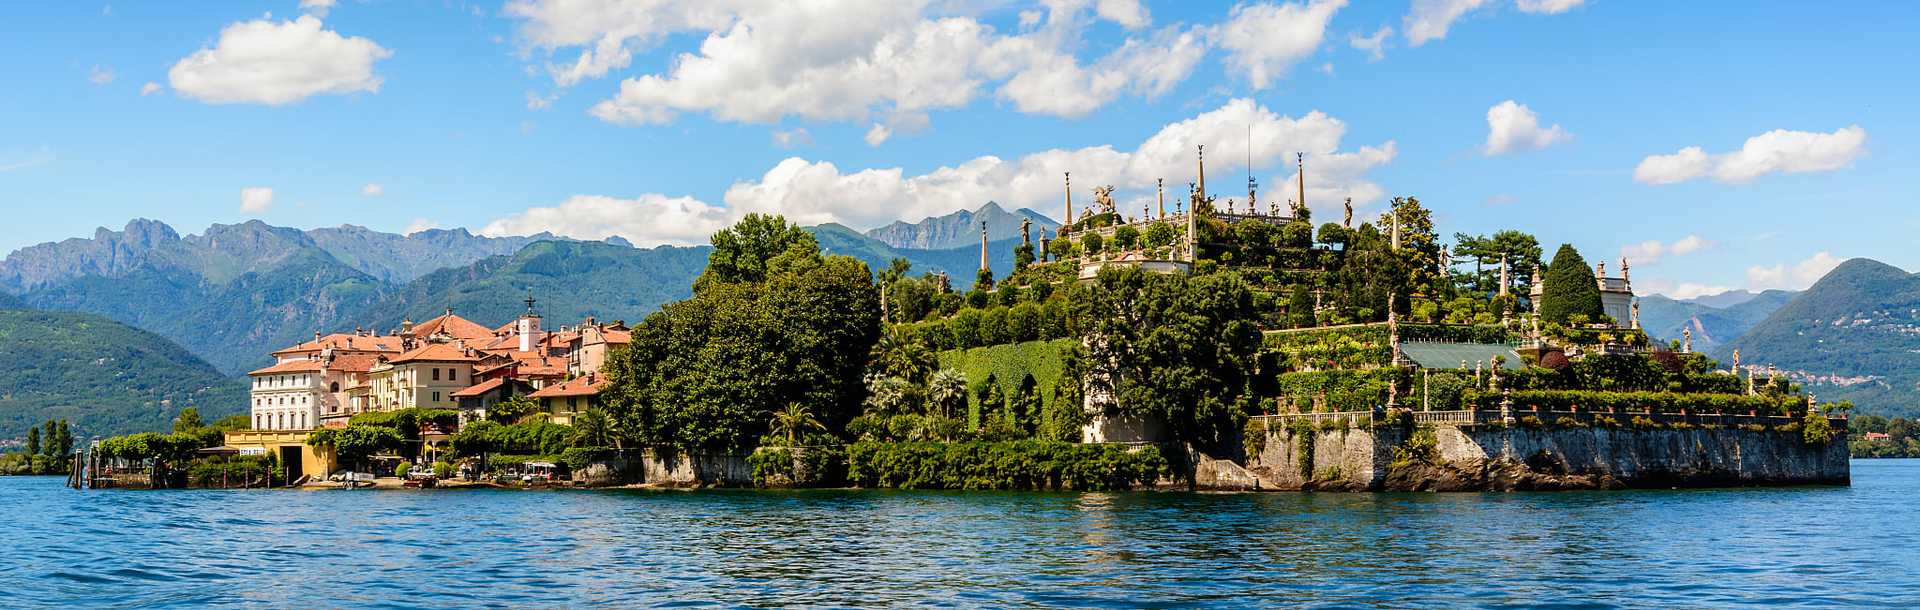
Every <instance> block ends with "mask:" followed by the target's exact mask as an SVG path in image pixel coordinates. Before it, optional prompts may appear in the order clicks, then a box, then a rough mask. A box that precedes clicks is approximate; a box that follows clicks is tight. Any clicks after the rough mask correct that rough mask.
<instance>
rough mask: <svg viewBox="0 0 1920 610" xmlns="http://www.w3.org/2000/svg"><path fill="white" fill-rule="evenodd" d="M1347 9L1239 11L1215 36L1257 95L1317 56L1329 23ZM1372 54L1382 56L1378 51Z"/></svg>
mask: <svg viewBox="0 0 1920 610" xmlns="http://www.w3.org/2000/svg"><path fill="white" fill-rule="evenodd" d="M1346 5H1347V1H1346V0H1314V2H1312V3H1309V4H1271V3H1268V4H1250V5H1249V4H1242V5H1237V6H1234V7H1233V12H1232V13H1231V14H1230V15H1229V16H1228V18H1227V22H1226V23H1224V24H1221V25H1220V26H1218V27H1216V28H1214V29H1213V31H1212V33H1213V37H1214V39H1216V40H1217V41H1218V43H1219V45H1220V47H1221V48H1223V49H1226V51H1227V67H1228V69H1229V70H1232V71H1235V72H1237V73H1238V74H1240V75H1241V76H1243V77H1245V78H1246V79H1247V82H1248V83H1249V84H1251V85H1253V88H1254V89H1256V90H1259V89H1266V88H1267V87H1269V86H1271V85H1272V84H1273V83H1274V82H1276V81H1278V80H1279V79H1280V78H1281V77H1282V76H1285V75H1286V73H1287V69H1288V68H1289V67H1291V66H1293V64H1295V63H1298V62H1299V61H1300V60H1302V59H1305V58H1307V57H1308V56H1310V55H1313V52H1314V50H1315V49H1318V48H1319V47H1320V43H1321V41H1323V40H1325V38H1326V33H1327V23H1328V22H1329V21H1332V20H1333V14H1334V13H1336V12H1339V10H1340V9H1341V8H1342V7H1344V6H1346ZM1374 52H1375V54H1376V55H1377V54H1378V52H1379V47H1378V45H1375V47H1374Z"/></svg>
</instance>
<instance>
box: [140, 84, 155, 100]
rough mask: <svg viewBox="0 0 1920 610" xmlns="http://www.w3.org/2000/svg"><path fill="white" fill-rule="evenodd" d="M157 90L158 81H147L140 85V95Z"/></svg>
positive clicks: (143, 95)
mask: <svg viewBox="0 0 1920 610" xmlns="http://www.w3.org/2000/svg"><path fill="white" fill-rule="evenodd" d="M159 92H160V83H156V82H153V81H147V84H145V85H141V86H140V97H146V96H149V95H153V94H155V93H159Z"/></svg>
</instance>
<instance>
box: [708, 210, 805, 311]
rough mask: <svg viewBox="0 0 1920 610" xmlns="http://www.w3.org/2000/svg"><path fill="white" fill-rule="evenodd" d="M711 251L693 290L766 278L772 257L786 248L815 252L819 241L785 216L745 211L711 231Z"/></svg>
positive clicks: (801, 254) (801, 252)
mask: <svg viewBox="0 0 1920 610" xmlns="http://www.w3.org/2000/svg"><path fill="white" fill-rule="evenodd" d="M712 241H713V252H712V253H711V254H708V255H707V269H706V271H704V272H702V273H701V274H700V279H698V280H696V281H695V282H694V290H695V291H696V292H697V291H699V290H700V289H701V288H702V287H704V286H707V285H710V284H714V283H740V282H759V281H763V280H765V279H766V277H767V274H768V272H769V267H770V266H772V265H773V264H775V263H774V259H776V258H778V257H780V255H782V254H786V253H788V252H795V253H797V254H799V255H800V256H803V257H804V256H807V255H808V254H809V253H811V255H812V256H818V255H819V252H820V243H819V242H818V241H816V240H815V239H814V237H813V234H812V233H808V232H807V231H806V229H802V228H800V226H799V225H796V224H793V223H790V222H787V219H786V218H785V217H781V216H775V215H769V214H748V215H747V216H746V218H742V219H740V222H738V223H735V224H734V225H733V226H731V227H727V228H725V229H722V230H721V231H720V232H718V233H715V234H713V240H712Z"/></svg>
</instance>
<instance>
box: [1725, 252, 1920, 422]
mask: <svg viewBox="0 0 1920 610" xmlns="http://www.w3.org/2000/svg"><path fill="white" fill-rule="evenodd" d="M1734 349H1739V350H1740V351H1741V357H1742V360H1743V361H1744V362H1746V363H1749V364H1760V365H1769V364H1771V365H1776V366H1779V367H1780V368H1782V369H1786V370H1789V371H1791V372H1793V373H1794V374H1795V376H1796V381H1798V382H1800V383H1803V384H1806V385H1807V387H1808V389H1809V390H1810V391H1812V392H1813V393H1815V394H1816V395H1818V396H1819V397H1820V399H1821V400H1822V401H1833V400H1842V399H1844V400H1852V401H1854V403H1855V404H1856V405H1857V406H1858V408H1859V409H1860V410H1861V411H1862V412H1866V413H1877V414H1881V415H1887V416H1894V415H1906V416H1911V415H1915V414H1920V391H1916V383H1920V277H1916V276H1914V275H1913V274H1909V273H1907V272H1906V271H1902V270H1900V269H1899V268H1896V267H1893V266H1891V265H1887V264H1885V263H1881V262H1878V261H1873V260H1868V259H1864V258H1856V259H1853V260H1849V261H1847V262H1845V263H1842V264H1841V265H1840V266H1839V267H1836V268H1834V270H1833V271H1832V272H1829V273H1828V274H1827V276H1826V277H1824V278H1821V280H1820V281H1819V282H1817V283H1815V284H1814V285H1813V286H1812V287H1810V288H1808V289H1807V290H1806V292H1803V293H1801V294H1800V295H1799V296H1796V297H1794V298H1793V300H1791V301H1789V302H1787V304H1785V305H1783V306H1781V307H1780V308H1779V309H1778V310H1775V311H1774V312H1773V314H1772V315H1770V316H1768V317H1767V318H1766V319H1765V320H1764V321H1762V322H1760V323H1759V324H1757V325H1755V326H1754V327H1753V328H1752V329H1751V330H1749V331H1747V333H1746V334H1745V335H1743V336H1741V337H1740V338H1738V339H1735V340H1734V341H1732V342H1730V343H1728V344H1727V345H1725V346H1723V347H1722V348H1721V349H1719V350H1717V351H1716V352H1715V355H1716V356H1719V357H1720V358H1721V359H1722V360H1723V361H1724V360H1726V359H1727V357H1728V356H1729V355H1730V353H1731V352H1732V350H1734Z"/></svg>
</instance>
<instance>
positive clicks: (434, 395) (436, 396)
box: [433, 392, 440, 402]
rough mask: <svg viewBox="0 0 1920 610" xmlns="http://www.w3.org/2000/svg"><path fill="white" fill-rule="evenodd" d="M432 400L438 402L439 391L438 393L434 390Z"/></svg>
mask: <svg viewBox="0 0 1920 610" xmlns="http://www.w3.org/2000/svg"><path fill="white" fill-rule="evenodd" d="M433 401H434V402H440V393H439V392H434V393H433Z"/></svg>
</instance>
